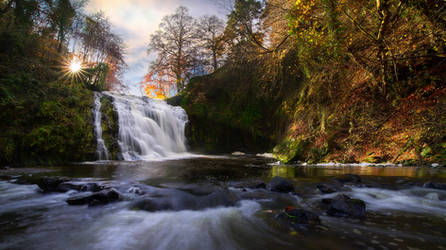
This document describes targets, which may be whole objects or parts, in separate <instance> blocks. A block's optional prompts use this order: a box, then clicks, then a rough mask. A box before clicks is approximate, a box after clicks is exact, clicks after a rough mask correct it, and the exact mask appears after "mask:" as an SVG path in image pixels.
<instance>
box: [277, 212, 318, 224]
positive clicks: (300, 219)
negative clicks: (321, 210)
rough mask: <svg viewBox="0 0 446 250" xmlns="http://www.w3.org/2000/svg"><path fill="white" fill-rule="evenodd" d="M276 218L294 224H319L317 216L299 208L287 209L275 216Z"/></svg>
mask: <svg viewBox="0 0 446 250" xmlns="http://www.w3.org/2000/svg"><path fill="white" fill-rule="evenodd" d="M276 218H277V219H280V220H287V221H290V222H293V223H296V224H305V225H316V224H320V223H321V220H320V219H319V216H318V215H316V214H314V213H312V212H310V211H306V210H303V209H299V208H287V209H285V210H284V211H283V212H281V213H279V214H277V216H276Z"/></svg>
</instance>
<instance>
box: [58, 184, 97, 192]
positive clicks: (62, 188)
mask: <svg viewBox="0 0 446 250" xmlns="http://www.w3.org/2000/svg"><path fill="white" fill-rule="evenodd" d="M57 189H58V190H59V192H67V191H70V190H76V191H79V192H88V191H89V192H99V191H101V190H102V189H104V188H103V187H102V186H99V185H98V184H96V183H83V182H63V183H60V184H59V185H58V187H57Z"/></svg>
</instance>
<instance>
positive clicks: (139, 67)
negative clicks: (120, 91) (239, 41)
mask: <svg viewBox="0 0 446 250" xmlns="http://www.w3.org/2000/svg"><path fill="white" fill-rule="evenodd" d="M221 1H224V0H90V2H89V4H88V6H87V7H86V11H87V12H88V13H94V12H97V11H103V12H104V14H105V16H106V17H107V18H108V19H109V21H110V22H111V23H112V25H113V32H114V33H116V34H118V35H119V36H121V37H122V38H123V39H124V41H125V44H126V47H127V50H126V52H127V54H126V63H127V64H128V69H127V70H126V72H125V73H124V75H123V79H122V80H123V83H124V84H125V85H126V86H127V87H128V88H129V90H130V93H131V94H134V95H141V90H140V88H139V86H140V82H141V81H142V80H143V77H144V75H145V73H146V72H147V68H148V66H149V64H150V61H151V60H153V58H154V55H151V56H150V57H149V55H147V52H146V51H147V45H148V44H149V41H150V35H151V34H152V33H153V32H154V31H155V30H157V29H158V25H159V23H160V22H161V19H162V18H163V17H164V16H166V15H170V14H172V13H174V12H175V9H176V8H178V7H179V6H185V7H187V8H188V9H189V11H190V14H191V15H192V16H193V17H196V18H197V17H200V16H203V15H217V16H219V17H222V18H223V17H224V16H225V12H224V10H223V8H222V7H221V4H220V3H221Z"/></svg>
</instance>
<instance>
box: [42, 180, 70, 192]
mask: <svg viewBox="0 0 446 250" xmlns="http://www.w3.org/2000/svg"><path fill="white" fill-rule="evenodd" d="M67 181H69V179H68V178H63V177H56V178H42V179H39V180H38V181H37V185H38V186H39V188H40V189H42V191H43V192H44V193H51V192H66V191H62V190H60V189H59V185H60V184H61V183H63V182H67Z"/></svg>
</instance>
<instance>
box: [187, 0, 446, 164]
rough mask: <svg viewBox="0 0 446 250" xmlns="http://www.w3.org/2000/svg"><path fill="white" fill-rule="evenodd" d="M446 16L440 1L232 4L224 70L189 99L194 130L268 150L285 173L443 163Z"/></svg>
mask: <svg viewBox="0 0 446 250" xmlns="http://www.w3.org/2000/svg"><path fill="white" fill-rule="evenodd" d="M445 13H446V6H445V2H444V1H397V0H387V1H376V2H375V1H349V0H342V1H333V0H314V1H295V2H294V1H291V2H290V1H285V0H269V1H266V2H265V3H264V4H262V3H261V2H258V1H251V0H239V1H235V8H234V10H233V11H232V12H231V14H230V15H229V19H228V22H227V27H226V31H225V36H226V37H227V41H228V43H227V44H228V45H227V57H226V63H225V65H224V66H223V67H221V68H220V69H219V70H217V71H216V72H215V73H213V74H210V75H207V76H204V77H200V78H195V79H194V80H193V81H191V83H190V85H189V86H188V87H187V89H186V91H185V93H184V94H183V95H184V99H183V106H184V108H185V109H186V110H187V111H188V113H189V114H190V115H191V123H192V124H191V127H192V128H197V127H200V129H196V130H197V131H205V130H206V131H215V130H214V128H215V126H212V124H213V123H215V122H218V123H219V124H226V126H227V127H230V128H237V129H241V130H242V131H243V133H242V134H243V135H247V134H248V135H259V136H262V137H263V138H268V139H269V141H270V142H274V143H276V145H277V146H276V147H275V148H274V153H275V155H276V157H277V158H278V159H280V160H282V161H285V162H288V161H310V162H319V161H340V162H364V161H365V162H383V161H391V162H405V163H419V162H425V161H429V162H444V161H445V157H446V138H445V137H446V103H445V102H446V100H445V94H446V88H445V85H444V78H445V76H446V75H445V72H446V64H445V63H446V62H445V61H446V58H445V51H446V46H445V44H446V34H445V24H446V20H445V16H446V15H445ZM267 41H268V42H267ZM284 122H285V124H287V125H288V127H287V129H286V130H285V131H284V130H283V126H284ZM202 124H208V125H210V126H206V127H201V126H202ZM201 133H202V132H201ZM194 136H195V137H194V139H196V138H197V137H200V136H197V134H194ZM226 136H227V135H226V134H225V133H221V134H220V137H219V138H218V139H217V138H216V137H215V136H213V135H212V132H208V134H204V135H203V136H201V137H200V140H201V142H203V141H207V143H208V144H214V145H219V144H220V143H221V142H220V141H221V140H222V139H224V138H225V137H226ZM235 136H237V135H235ZM254 144H255V145H258V144H256V143H254ZM268 145H270V144H265V147H267V146H268ZM270 149H271V148H270ZM247 150H249V148H248V149H247Z"/></svg>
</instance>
